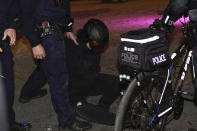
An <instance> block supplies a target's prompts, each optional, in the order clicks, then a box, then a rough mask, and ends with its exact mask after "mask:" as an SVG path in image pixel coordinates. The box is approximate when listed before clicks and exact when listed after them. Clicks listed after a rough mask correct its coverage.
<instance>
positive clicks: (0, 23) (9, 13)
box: [0, 0, 19, 128]
mask: <svg viewBox="0 0 197 131" xmlns="http://www.w3.org/2000/svg"><path fill="white" fill-rule="evenodd" d="M17 9H18V8H17V6H16V3H15V2H14V0H6V1H3V0H1V1H0V34H1V39H2V36H3V33H4V31H5V30H6V29H8V28H12V29H16V28H17V27H18V25H19V18H18V17H17V11H18V10H17ZM1 48H2V49H3V52H2V53H0V62H1V68H2V69H1V76H3V77H5V78H2V77H1V79H3V80H4V85H5V91H6V96H7V97H6V100H7V102H8V103H7V105H8V117H9V125H10V127H11V128H12V127H13V126H14V124H15V113H14V110H13V108H12V106H13V104H14V75H13V55H12V52H11V48H10V45H9V40H8V39H6V40H5V41H1Z"/></svg>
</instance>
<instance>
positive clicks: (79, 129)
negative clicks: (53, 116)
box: [59, 120, 92, 131]
mask: <svg viewBox="0 0 197 131" xmlns="http://www.w3.org/2000/svg"><path fill="white" fill-rule="evenodd" d="M91 127H92V125H91V124H90V123H89V122H86V121H80V120H76V121H75V123H74V124H72V125H71V126H69V127H59V131H85V130H87V129H89V128H91Z"/></svg>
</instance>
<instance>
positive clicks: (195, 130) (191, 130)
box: [188, 128, 197, 131]
mask: <svg viewBox="0 0 197 131" xmlns="http://www.w3.org/2000/svg"><path fill="white" fill-rule="evenodd" d="M188 131H197V129H194V128H189V129H188Z"/></svg>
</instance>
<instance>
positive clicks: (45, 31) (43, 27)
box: [36, 21, 65, 38]
mask: <svg viewBox="0 0 197 131" xmlns="http://www.w3.org/2000/svg"><path fill="white" fill-rule="evenodd" d="M61 25H63V23H53V22H48V21H43V22H42V23H41V24H37V25H36V27H37V29H38V32H39V35H40V37H41V38H44V37H45V36H48V35H51V34H52V32H57V33H58V34H60V35H62V34H63V33H64V32H65V31H64V29H63V26H61Z"/></svg>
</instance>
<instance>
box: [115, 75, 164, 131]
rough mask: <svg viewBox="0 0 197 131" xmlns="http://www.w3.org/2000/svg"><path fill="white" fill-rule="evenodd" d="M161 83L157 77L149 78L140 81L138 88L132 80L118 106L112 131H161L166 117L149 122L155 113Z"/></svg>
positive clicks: (135, 81)
mask: <svg viewBox="0 0 197 131" xmlns="http://www.w3.org/2000/svg"><path fill="white" fill-rule="evenodd" d="M138 78H139V77H138ZM163 82H164V81H163V80H162V78H160V77H158V76H157V77H149V78H145V79H144V80H142V82H141V83H140V84H141V85H140V86H139V85H137V80H136V78H134V79H133V80H132V81H131V83H130V84H129V86H128V88H127V90H126V92H125V94H124V95H123V97H122V99H121V102H120V104H119V108H118V111H117V116H116V120H115V127H114V130H115V131H122V130H127V131H128V130H140V131H163V130H164V128H165V125H166V121H167V115H164V116H163V117H161V118H157V119H155V120H154V121H152V122H151V120H152V119H153V116H154V114H155V113H156V111H157V109H156V108H157V105H158V104H157V101H158V99H159V98H160V96H161V92H162V87H163V86H162V85H163ZM164 99H165V98H164ZM162 105H165V104H163V103H162ZM163 107H164V106H162V107H161V108H163ZM150 123H151V124H150Z"/></svg>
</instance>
